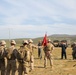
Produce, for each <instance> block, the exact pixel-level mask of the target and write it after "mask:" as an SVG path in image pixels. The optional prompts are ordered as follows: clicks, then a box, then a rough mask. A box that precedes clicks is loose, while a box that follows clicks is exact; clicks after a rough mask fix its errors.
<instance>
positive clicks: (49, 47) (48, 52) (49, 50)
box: [43, 39, 54, 68]
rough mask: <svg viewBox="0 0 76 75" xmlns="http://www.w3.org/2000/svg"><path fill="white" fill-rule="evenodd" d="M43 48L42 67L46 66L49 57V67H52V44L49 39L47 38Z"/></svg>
mask: <svg viewBox="0 0 76 75" xmlns="http://www.w3.org/2000/svg"><path fill="white" fill-rule="evenodd" d="M43 50H44V53H45V56H44V67H45V68H46V67H47V59H49V61H50V66H51V68H53V57H52V51H53V50H54V46H53V44H52V43H51V40H50V39H48V42H47V44H46V46H44V49H43Z"/></svg>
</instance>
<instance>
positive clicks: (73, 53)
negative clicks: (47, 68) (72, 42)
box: [72, 50, 76, 59]
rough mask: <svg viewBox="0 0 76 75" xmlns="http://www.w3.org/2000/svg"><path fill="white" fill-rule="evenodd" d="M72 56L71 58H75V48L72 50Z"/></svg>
mask: <svg viewBox="0 0 76 75" xmlns="http://www.w3.org/2000/svg"><path fill="white" fill-rule="evenodd" d="M72 57H73V59H76V50H73V52H72Z"/></svg>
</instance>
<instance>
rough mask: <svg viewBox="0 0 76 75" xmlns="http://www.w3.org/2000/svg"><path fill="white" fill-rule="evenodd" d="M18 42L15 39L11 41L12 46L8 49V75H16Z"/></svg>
mask: <svg viewBox="0 0 76 75" xmlns="http://www.w3.org/2000/svg"><path fill="white" fill-rule="evenodd" d="M15 44H16V42H15V41H14V40H12V41H11V47H10V48H8V49H7V55H6V57H7V73H6V75H10V73H11V72H12V73H11V75H16V71H17V61H16V59H17V53H18V51H17V49H16V48H15Z"/></svg>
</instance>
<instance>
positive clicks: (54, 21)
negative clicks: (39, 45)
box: [0, 0, 76, 39]
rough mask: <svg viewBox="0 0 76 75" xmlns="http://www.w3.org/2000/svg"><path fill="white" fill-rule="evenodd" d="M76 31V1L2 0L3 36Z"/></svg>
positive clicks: (0, 31)
mask: <svg viewBox="0 0 76 75" xmlns="http://www.w3.org/2000/svg"><path fill="white" fill-rule="evenodd" d="M46 32H47V35H52V34H69V35H73V34H74V35H75V34H76V0H0V39H2V38H3V39H8V38H9V37H10V38H11V39H12V38H36V37H42V36H44V34H45V33H46Z"/></svg>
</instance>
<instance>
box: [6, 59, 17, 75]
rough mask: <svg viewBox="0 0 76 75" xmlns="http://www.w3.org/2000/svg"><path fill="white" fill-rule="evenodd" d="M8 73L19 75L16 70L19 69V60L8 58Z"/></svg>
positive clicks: (7, 74) (8, 74)
mask: <svg viewBox="0 0 76 75" xmlns="http://www.w3.org/2000/svg"><path fill="white" fill-rule="evenodd" d="M7 62H8V63H7V73H6V75H10V73H11V75H17V74H16V71H17V62H16V60H8V61H7Z"/></svg>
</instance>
